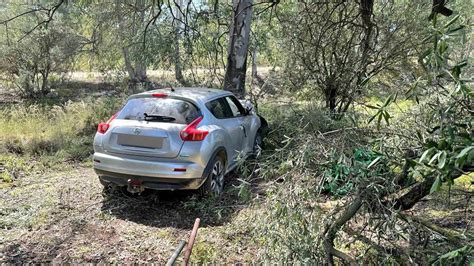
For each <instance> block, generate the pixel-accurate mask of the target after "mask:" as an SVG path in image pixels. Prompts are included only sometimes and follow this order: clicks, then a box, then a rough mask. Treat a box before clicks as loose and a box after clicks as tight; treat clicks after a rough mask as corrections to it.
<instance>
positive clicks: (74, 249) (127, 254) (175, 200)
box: [0, 166, 257, 263]
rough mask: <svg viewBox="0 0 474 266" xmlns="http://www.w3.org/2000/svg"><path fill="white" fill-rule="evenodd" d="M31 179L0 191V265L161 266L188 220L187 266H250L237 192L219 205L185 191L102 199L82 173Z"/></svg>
mask: <svg viewBox="0 0 474 266" xmlns="http://www.w3.org/2000/svg"><path fill="white" fill-rule="evenodd" d="M67 168H69V169H67V170H64V171H62V172H60V173H46V174H34V175H29V176H27V177H24V178H22V179H20V180H17V181H16V182H15V183H14V186H13V187H10V188H5V189H0V263H26V262H30V263H38V262H71V263H78V262H94V263H98V262H103V263H114V262H120V263H129V262H134V263H143V262H154V263H163V262H165V261H166V260H167V259H168V258H169V256H170V255H171V254H172V251H173V249H174V248H175V247H176V246H177V244H178V242H179V240H180V239H187V236H188V234H189V232H190V230H191V228H192V226H193V222H194V219H195V218H196V217H200V218H201V220H202V222H201V228H200V230H199V233H198V237H197V242H196V245H195V248H194V250H193V255H192V259H191V260H192V262H201V263H205V262H213V261H214V262H234V263H235V262H250V261H252V259H253V258H255V256H256V253H257V250H256V249H255V246H256V245H255V244H254V243H253V241H252V240H251V239H249V235H250V234H249V230H251V229H252V228H251V227H252V225H251V223H249V219H248V215H249V213H250V212H251V209H250V207H249V206H247V205H246V204H245V201H243V199H241V198H239V197H238V195H237V194H238V193H237V189H236V188H234V187H233V186H229V187H228V188H227V189H226V192H225V194H224V196H223V197H221V198H219V199H212V198H207V199H199V198H198V197H197V196H196V195H194V194H193V193H189V192H178V193H176V192H175V193H153V192H150V193H146V194H145V195H142V196H130V195H125V194H123V193H118V194H116V195H112V196H104V195H102V188H101V185H100V184H99V182H98V181H97V178H96V176H95V174H94V172H93V171H92V170H91V169H90V167H84V166H69V167H67Z"/></svg>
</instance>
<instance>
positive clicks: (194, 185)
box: [94, 169, 205, 190]
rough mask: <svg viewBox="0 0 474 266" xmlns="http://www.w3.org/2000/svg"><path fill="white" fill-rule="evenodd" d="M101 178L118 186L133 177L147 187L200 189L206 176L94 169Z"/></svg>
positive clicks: (157, 188) (126, 184) (125, 183)
mask: <svg viewBox="0 0 474 266" xmlns="http://www.w3.org/2000/svg"><path fill="white" fill-rule="evenodd" d="M94 170H95V172H96V173H97V175H98V176H99V178H100V179H101V180H102V181H103V182H106V183H111V184H114V185H118V186H128V183H129V182H128V180H129V179H131V178H133V179H135V180H140V181H141V185H142V186H143V187H145V188H150V189H154V190H186V189H198V188H199V187H200V186H201V185H202V183H203V182H204V181H205V179H204V178H191V179H177V178H162V177H148V176H137V175H133V176H131V175H126V174H120V173H114V172H108V171H103V170H98V169H94Z"/></svg>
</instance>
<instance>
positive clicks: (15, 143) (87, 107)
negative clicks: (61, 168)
mask: <svg viewBox="0 0 474 266" xmlns="http://www.w3.org/2000/svg"><path fill="white" fill-rule="evenodd" d="M121 103H122V99H114V98H108V99H86V100H84V101H81V102H67V103H65V104H64V105H53V106H49V105H39V104H33V105H26V104H15V105H12V106H10V107H6V108H4V109H2V110H0V115H1V118H0V149H1V150H4V151H5V152H8V153H15V154H23V155H50V156H57V157H58V159H60V160H83V159H85V158H87V157H89V156H90V154H91V153H92V151H93V147H92V141H93V137H94V134H95V131H96V128H97V124H98V123H99V122H101V121H105V120H107V119H108V118H109V117H110V116H112V115H113V114H114V113H115V112H116V111H117V110H118V109H119V108H120V106H121Z"/></svg>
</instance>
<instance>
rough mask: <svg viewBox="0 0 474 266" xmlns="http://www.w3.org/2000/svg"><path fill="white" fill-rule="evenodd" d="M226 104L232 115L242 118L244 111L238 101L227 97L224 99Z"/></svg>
mask: <svg viewBox="0 0 474 266" xmlns="http://www.w3.org/2000/svg"><path fill="white" fill-rule="evenodd" d="M225 99H226V100H227V103H228V104H229V107H230V110H231V111H232V115H233V116H234V117H236V116H243V115H245V109H244V108H243V107H242V105H241V104H240V102H239V100H237V98H235V97H233V96H229V97H226V98H225Z"/></svg>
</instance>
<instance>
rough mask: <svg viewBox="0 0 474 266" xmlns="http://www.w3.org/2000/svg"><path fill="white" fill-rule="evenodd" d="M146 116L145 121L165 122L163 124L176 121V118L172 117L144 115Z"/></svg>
mask: <svg viewBox="0 0 474 266" xmlns="http://www.w3.org/2000/svg"><path fill="white" fill-rule="evenodd" d="M143 115H144V116H145V121H163V122H171V121H174V120H176V118H174V117H171V116H165V115H154V114H151V115H149V114H147V113H144V114H143Z"/></svg>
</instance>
